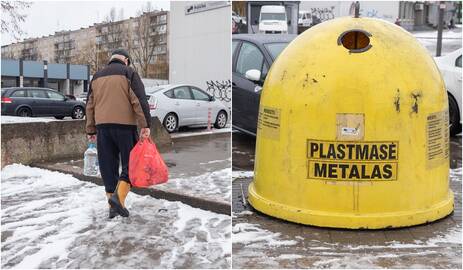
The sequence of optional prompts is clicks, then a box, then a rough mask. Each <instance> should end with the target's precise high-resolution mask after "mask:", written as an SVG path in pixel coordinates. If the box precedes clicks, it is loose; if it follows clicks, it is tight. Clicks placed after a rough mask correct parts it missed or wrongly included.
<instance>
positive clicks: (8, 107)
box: [1, 87, 85, 119]
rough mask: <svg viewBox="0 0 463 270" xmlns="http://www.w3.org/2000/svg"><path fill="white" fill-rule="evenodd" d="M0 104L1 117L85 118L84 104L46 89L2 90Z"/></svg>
mask: <svg viewBox="0 0 463 270" xmlns="http://www.w3.org/2000/svg"><path fill="white" fill-rule="evenodd" d="M1 102H2V115H15V116H25V117H30V116H54V117H55V118H57V119H63V118H64V117H66V116H71V117H72V118H73V119H82V118H84V116H85V103H83V102H82V101H76V100H72V99H70V98H68V97H66V96H64V95H63V94H61V93H60V92H58V91H55V90H53V89H48V88H36V87H12V88H3V89H2V101H1Z"/></svg>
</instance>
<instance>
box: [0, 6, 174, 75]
mask: <svg viewBox="0 0 463 270" xmlns="http://www.w3.org/2000/svg"><path fill="white" fill-rule="evenodd" d="M168 16H169V12H168V11H152V12H146V13H143V14H142V15H141V16H138V17H131V18H129V19H126V20H122V21H115V22H104V23H98V24H94V25H93V26H90V27H87V28H81V29H78V30H73V31H60V32H55V34H53V35H49V36H44V37H40V38H31V39H26V40H24V41H22V42H18V43H13V44H10V45H5V46H2V48H1V52H2V58H3V59H23V60H31V61H42V60H46V61H48V63H61V64H68V63H71V64H84V65H89V66H90V72H91V74H93V73H95V72H96V70H98V69H100V68H102V67H103V66H104V65H105V64H106V63H107V61H108V59H109V57H110V54H111V51H112V50H114V49H116V48H126V49H127V50H128V51H129V52H130V54H131V56H132V58H133V61H132V62H133V65H134V67H135V68H136V69H137V70H138V72H139V73H140V75H141V76H142V77H145V78H154V79H162V80H167V79H168V76H169V59H168V42H167V41H168V34H169V30H168Z"/></svg>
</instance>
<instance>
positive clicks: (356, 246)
mask: <svg viewBox="0 0 463 270" xmlns="http://www.w3.org/2000/svg"><path fill="white" fill-rule="evenodd" d="M232 135H233V144H232V145H233V147H232V156H233V162H232V164H233V205H232V211H233V235H232V239H233V268H270V267H271V268H460V269H461V266H462V262H461V251H462V250H461V219H462V216H461V189H462V182H461V181H462V169H461V166H462V158H461V150H462V143H461V135H460V136H458V137H455V138H451V142H450V147H451V165H450V166H451V170H450V186H451V188H452V190H453V191H454V193H455V211H454V213H453V214H451V215H450V216H448V217H446V218H444V219H442V220H439V221H436V222H433V223H430V224H426V225H420V226H414V227H410V228H402V229H389V230H375V231H369V230H341V229H326V228H320V227H313V226H305V225H298V224H293V223H290V222H286V221H282V220H279V219H276V218H272V217H269V216H266V215H264V214H261V213H259V212H257V211H255V210H254V209H252V207H250V205H249V204H248V203H245V202H246V201H245V200H243V196H242V194H244V196H245V197H246V198H247V187H248V185H249V183H250V182H251V181H252V173H253V172H252V170H253V166H254V149H255V139H254V138H253V137H249V136H247V135H243V134H242V133H239V132H233V134H232ZM263 258H265V259H263Z"/></svg>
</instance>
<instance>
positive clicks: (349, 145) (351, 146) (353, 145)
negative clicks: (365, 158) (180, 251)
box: [346, 144, 355, 159]
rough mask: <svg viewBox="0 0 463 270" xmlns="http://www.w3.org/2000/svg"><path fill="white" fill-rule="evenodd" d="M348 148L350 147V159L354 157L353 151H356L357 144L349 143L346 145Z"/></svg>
mask: <svg viewBox="0 0 463 270" xmlns="http://www.w3.org/2000/svg"><path fill="white" fill-rule="evenodd" d="M346 147H347V149H348V152H349V159H352V152H354V150H353V149H354V147H355V144H347V145H346Z"/></svg>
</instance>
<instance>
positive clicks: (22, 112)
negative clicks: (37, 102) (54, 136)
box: [17, 108, 32, 117]
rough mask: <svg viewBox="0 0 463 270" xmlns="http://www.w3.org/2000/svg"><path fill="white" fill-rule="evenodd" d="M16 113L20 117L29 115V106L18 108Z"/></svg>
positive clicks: (30, 112) (30, 114)
mask: <svg viewBox="0 0 463 270" xmlns="http://www.w3.org/2000/svg"><path fill="white" fill-rule="evenodd" d="M17 114H18V116H21V117H31V116H32V111H31V110H30V109H29V108H20V109H19V110H18V113H17Z"/></svg>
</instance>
